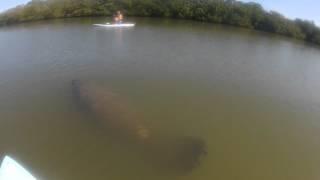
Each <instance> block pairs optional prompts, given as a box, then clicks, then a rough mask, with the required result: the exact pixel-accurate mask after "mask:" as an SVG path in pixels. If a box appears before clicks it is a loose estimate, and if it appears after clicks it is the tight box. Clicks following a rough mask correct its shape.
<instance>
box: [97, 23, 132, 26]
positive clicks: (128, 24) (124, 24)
mask: <svg viewBox="0 0 320 180" xmlns="http://www.w3.org/2000/svg"><path fill="white" fill-rule="evenodd" d="M94 26H100V27H134V26H135V24H132V23H121V24H110V23H106V24H94Z"/></svg>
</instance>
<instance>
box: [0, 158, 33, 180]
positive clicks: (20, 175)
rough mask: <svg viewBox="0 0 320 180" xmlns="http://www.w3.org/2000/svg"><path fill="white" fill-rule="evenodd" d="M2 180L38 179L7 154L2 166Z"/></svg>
mask: <svg viewBox="0 0 320 180" xmlns="http://www.w3.org/2000/svg"><path fill="white" fill-rule="evenodd" d="M0 180H37V179H36V178H35V177H33V176H32V175H31V174H30V173H29V172H28V171H27V170H26V169H24V168H23V167H22V166H21V165H20V164H19V163H17V162H16V161H15V160H14V159H12V158H10V157H9V156H6V157H5V158H4V159H3V161H2V164H1V167H0Z"/></svg>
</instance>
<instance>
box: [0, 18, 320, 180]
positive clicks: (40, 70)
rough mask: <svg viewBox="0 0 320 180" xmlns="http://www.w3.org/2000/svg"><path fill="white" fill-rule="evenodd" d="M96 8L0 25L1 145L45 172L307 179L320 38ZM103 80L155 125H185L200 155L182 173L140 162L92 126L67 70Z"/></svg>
mask: <svg viewBox="0 0 320 180" xmlns="http://www.w3.org/2000/svg"><path fill="white" fill-rule="evenodd" d="M104 21H106V20H105V19H103V18H85V19H66V20H52V21H44V22H35V23H28V24H21V25H15V26H10V27H4V28H1V29H0V87H1V88H0V115H1V118H0V155H4V154H9V155H11V156H13V157H14V158H16V159H17V160H18V161H19V162H22V163H23V165H24V166H25V167H27V168H28V169H30V170H31V171H32V173H33V174H34V175H35V176H37V177H39V178H41V179H48V180H57V179H61V180H69V179H70V180H73V179H75V180H82V179H83V180H87V179H97V180H100V179H101V180H103V179H122V180H126V179H128V180H133V179H137V180H138V179H139V180H142V179H146V180H147V179H155V180H156V179H159V180H160V179H168V180H169V179H172V180H176V179H187V180H196V179H202V180H206V179H208V180H211V179H220V180H230V179H237V180H256V179H259V180H301V179H306V180H316V179H319V177H320V171H319V167H320V154H319V153H320V141H319V138H320V118H319V117H320V111H319V110H320V94H319V92H320V84H319V77H320V49H319V48H317V47H312V46H310V45H307V44H304V43H302V42H299V41H298V42H296V41H293V40H290V39H286V38H283V37H279V36H274V35H271V34H266V33H259V32H254V31H249V30H243V29H239V28H233V27H225V26H218V25H212V24H205V23H199V22H190V21H178V20H163V19H162V20H161V19H139V18H137V19H130V21H131V22H136V23H137V26H136V27H135V28H131V29H105V28H98V27H93V26H92V24H94V23H102V22H104ZM73 79H81V80H85V81H95V82H96V83H100V84H105V85H108V86H109V87H112V89H113V91H115V92H116V93H118V94H121V96H123V98H124V99H127V100H128V101H129V102H130V103H131V104H132V105H133V106H134V108H136V109H137V110H138V111H140V112H141V113H142V114H143V116H144V117H145V120H146V123H147V124H148V125H149V126H150V127H151V129H152V130H153V131H157V132H162V133H165V134H168V135H172V136H175V135H179V136H184V135H185V136H195V137H199V138H202V139H203V140H205V141H206V143H207V151H208V154H207V156H206V157H205V158H204V159H203V161H202V163H201V165H200V166H199V167H197V168H196V169H195V170H194V171H192V172H191V173H189V174H187V175H172V174H167V173H165V172H163V171H161V170H157V169H154V168H151V167H150V164H148V163H147V162H145V161H144V160H142V159H143V158H142V157H141V154H139V153H137V152H136V151H135V150H134V149H133V148H130V147H128V146H126V144H123V143H121V142H120V141H117V140H115V139H112V138H110V137H109V136H108V135H107V133H105V132H103V131H101V130H99V128H97V127H96V124H95V122H93V121H92V119H88V118H86V117H85V116H83V114H82V113H81V112H79V111H78V109H77V108H76V107H75V104H74V102H73V99H72V94H71V85H70V83H71V80H73Z"/></svg>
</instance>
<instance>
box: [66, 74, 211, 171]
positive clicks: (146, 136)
mask: <svg viewBox="0 0 320 180" xmlns="http://www.w3.org/2000/svg"><path fill="white" fill-rule="evenodd" d="M72 91H73V95H74V97H75V100H76V101H77V104H79V105H81V106H82V110H85V111H87V112H89V113H90V114H92V115H93V116H94V117H95V119H97V121H98V122H99V124H100V126H102V127H103V128H104V129H105V131H106V132H108V133H109V134H111V135H114V136H115V138H116V140H120V139H125V140H130V141H131V142H134V143H136V144H138V145H139V146H140V147H141V149H142V150H143V153H144V155H146V157H147V159H149V161H150V160H151V162H150V163H151V164H152V165H154V166H159V165H160V166H161V167H166V168H167V169H169V170H174V171H179V172H190V171H191V170H192V169H194V167H196V166H197V165H199V163H200V158H201V156H202V155H203V154H205V153H206V150H205V149H206V147H205V143H204V142H203V141H202V140H201V139H198V138H193V137H179V138H177V137H165V136H161V135H155V134H153V133H152V132H150V129H149V128H148V127H147V126H146V125H144V124H143V121H142V119H143V118H142V117H141V116H140V114H141V113H137V112H136V111H135V110H133V109H132V108H131V107H130V105H129V104H128V103H127V102H126V101H124V100H123V99H122V98H121V97H120V96H119V95H117V94H116V93H113V92H112V91H110V90H108V89H106V88H103V87H101V86H99V85H97V84H91V83H85V82H81V81H78V80H73V81H72ZM160 166H159V167H160Z"/></svg>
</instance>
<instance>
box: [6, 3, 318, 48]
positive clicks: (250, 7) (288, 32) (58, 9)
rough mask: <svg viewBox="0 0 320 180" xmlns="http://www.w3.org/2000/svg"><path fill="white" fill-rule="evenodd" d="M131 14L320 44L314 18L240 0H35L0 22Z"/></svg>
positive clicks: (13, 10) (14, 9) (17, 8)
mask: <svg viewBox="0 0 320 180" xmlns="http://www.w3.org/2000/svg"><path fill="white" fill-rule="evenodd" d="M116 10H122V11H123V12H124V13H125V14H126V15H127V16H143V17H167V18H181V19H190V20H196V21H204V22H211V23H219V24H227V25H233V26H240V27H244V28H249V29H255V30H260V31H266V32H271V33H277V34H281V35H285V36H289V37H293V38H296V39H302V40H305V41H308V42H312V43H316V44H319V45H320V28H318V27H317V26H316V25H315V24H314V23H313V22H312V21H307V20H301V19H296V20H290V19H288V18H286V17H284V16H283V15H281V14H279V13H277V12H274V11H266V10H264V8H263V7H262V6H261V5H260V4H258V3H253V2H249V3H245V2H241V1H237V0H32V1H31V2H29V3H28V4H26V5H24V6H18V7H16V8H13V9H10V10H8V11H6V12H4V13H2V14H0V25H7V24H12V23H19V22H27V21H33V20H43V19H52V18H65V17H84V16H111V15H112V14H113V13H114V12H115V11H116Z"/></svg>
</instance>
